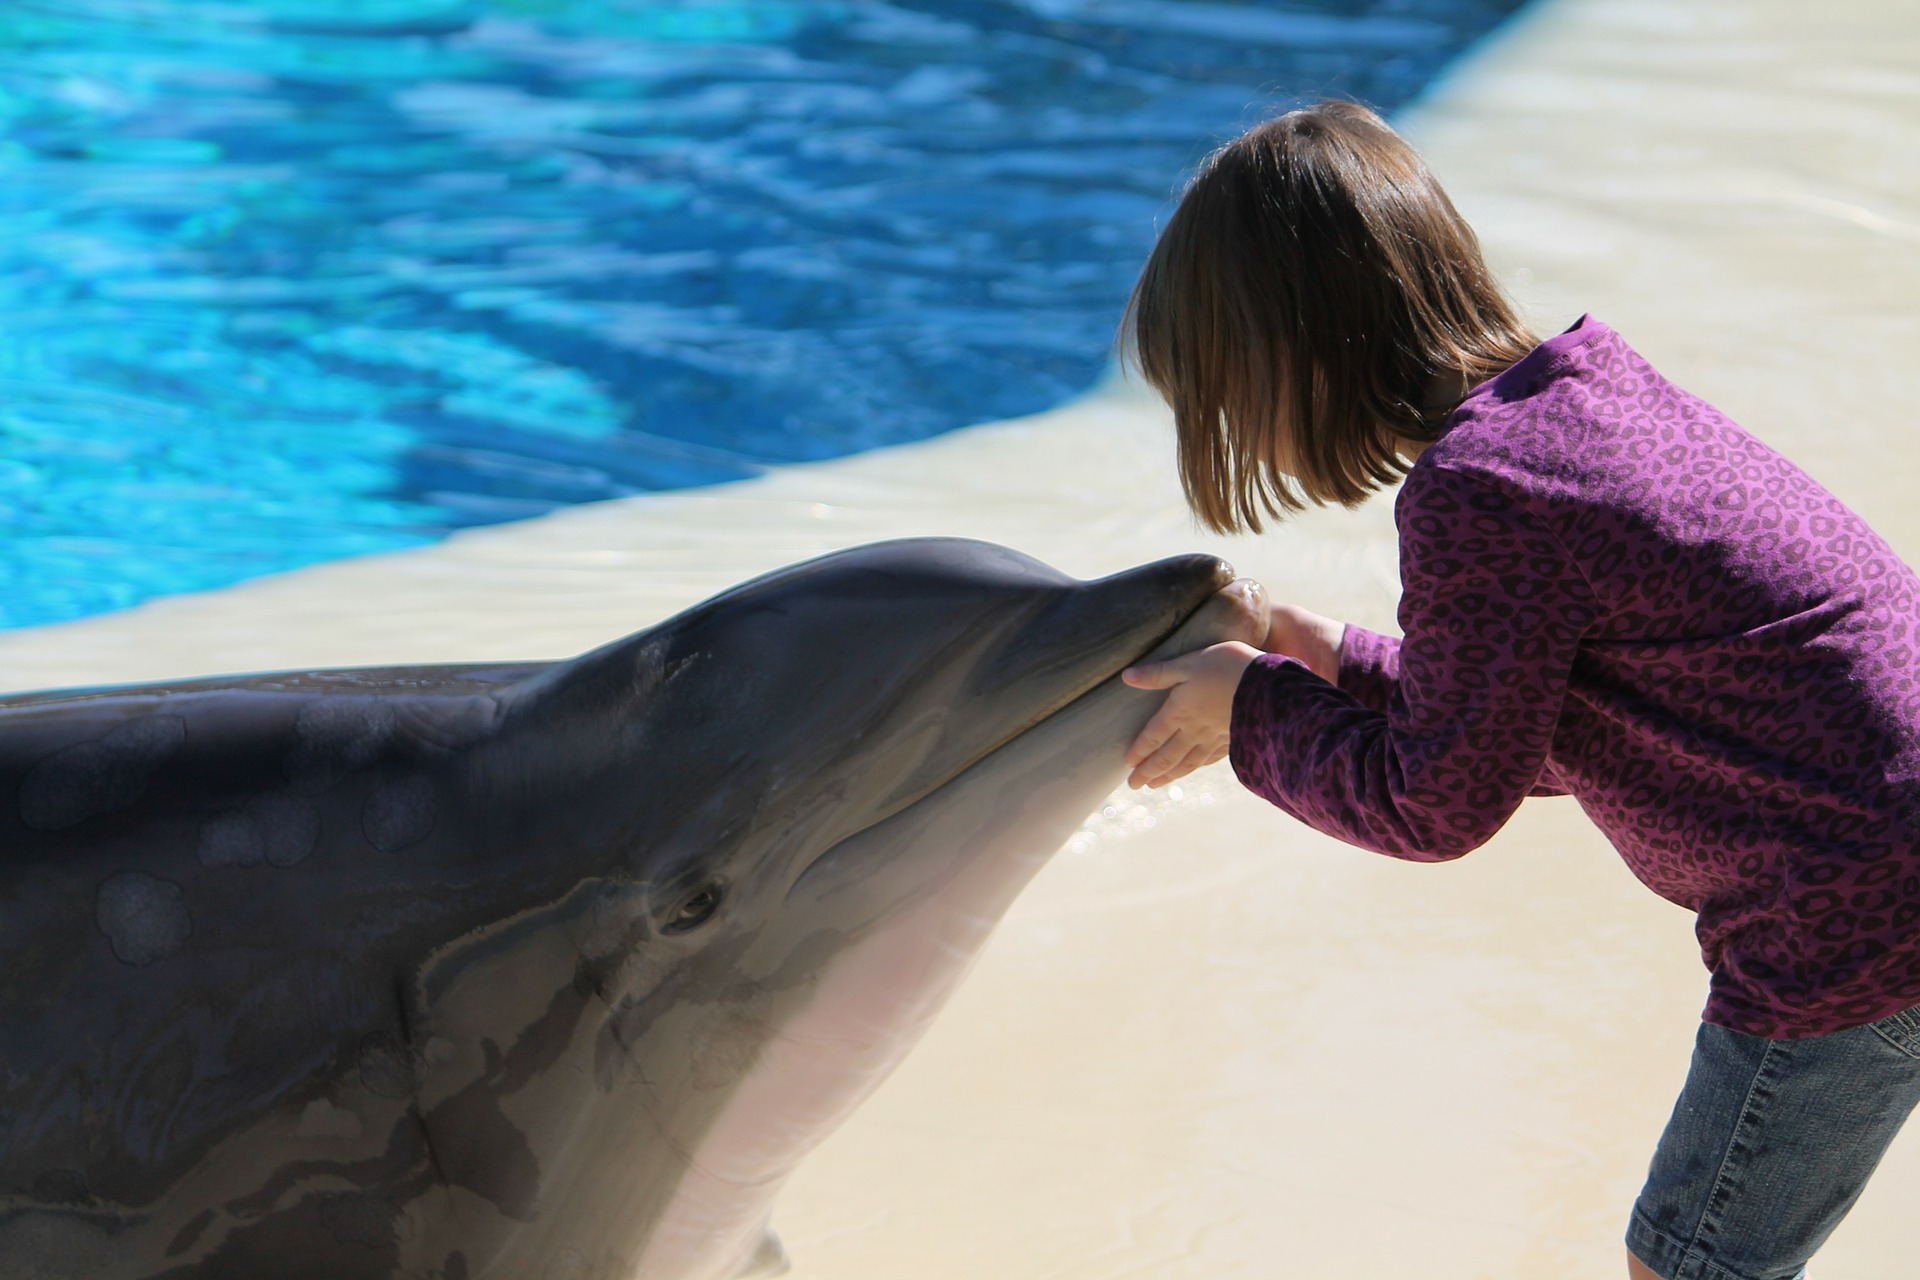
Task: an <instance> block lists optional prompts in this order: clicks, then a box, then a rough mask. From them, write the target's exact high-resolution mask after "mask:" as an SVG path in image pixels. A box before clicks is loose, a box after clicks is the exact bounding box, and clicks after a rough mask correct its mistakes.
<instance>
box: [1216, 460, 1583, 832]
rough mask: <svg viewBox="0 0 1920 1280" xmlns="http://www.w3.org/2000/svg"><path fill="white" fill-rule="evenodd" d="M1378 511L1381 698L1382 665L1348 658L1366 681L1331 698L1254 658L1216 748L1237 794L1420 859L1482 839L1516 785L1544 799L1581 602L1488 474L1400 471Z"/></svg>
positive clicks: (1563, 555)
mask: <svg viewBox="0 0 1920 1280" xmlns="http://www.w3.org/2000/svg"><path fill="white" fill-rule="evenodd" d="M1396 518H1397V520H1398V523H1399V527H1400V577H1401V587H1402V591H1401V600H1400V627H1401V630H1402V631H1404V632H1405V633H1406V635H1405V638H1404V639H1403V640H1402V641H1401V642H1400V644H1399V646H1398V653H1397V657H1398V666H1399V670H1398V672H1397V677H1398V678H1397V679H1396V680H1394V681H1393V682H1392V688H1391V690H1390V691H1389V692H1388V693H1387V696H1386V699H1385V706H1384V707H1381V706H1379V705H1377V704H1374V705H1370V704H1372V703H1373V699H1374V698H1375V697H1376V696H1377V694H1378V692H1379V687H1378V686H1379V682H1380V680H1381V679H1382V678H1383V677H1384V675H1385V673H1386V672H1387V670H1388V669H1389V666H1388V663H1387V661H1385V660H1369V661H1367V662H1366V663H1364V664H1362V663H1356V666H1359V665H1366V666H1367V668H1368V674H1366V675H1364V676H1363V677H1362V679H1361V680H1360V682H1359V683H1358V684H1356V686H1355V688H1354V690H1353V691H1348V690H1347V689H1346V688H1344V687H1335V686H1334V685H1331V684H1328V683H1327V682H1326V681H1324V680H1322V679H1320V678H1319V677H1318V676H1315V675H1314V674H1313V673H1312V672H1311V671H1309V670H1307V669H1306V668H1305V667H1304V666H1302V665H1300V664H1299V663H1297V662H1292V661H1290V660H1286V659H1279V658H1274V657H1261V658H1258V659H1256V660H1255V661H1254V663H1253V664H1252V665H1251V666H1249V667H1248V668H1247V671H1246V674H1245V675H1244V676H1243V677H1242V678H1241V681H1240V686H1239V688H1238V690H1237V691H1236V693H1235V695H1234V702H1233V725H1232V737H1231V755H1232V760H1233V767H1234V772H1235V773H1236V774H1238V775H1239V777H1240V780H1241V781H1242V782H1243V783H1244V784H1246V786H1247V787H1248V788H1249V789H1250V790H1252V791H1254V792H1255V793H1257V794H1259V795H1261V796H1264V797H1265V798H1266V799H1268V800H1270V801H1272V802H1273V803H1274V804H1276V805H1278V806H1279V807H1280V808H1282V809H1284V810H1286V811H1287V812H1288V813H1291V814H1292V815H1293V816H1295V817H1296V818H1299V819H1300V820H1301V821H1303V822H1305V823H1307V824H1308V825H1309V826H1312V827H1314V828H1315V829H1317V830H1319V831H1323V832H1326V833H1327V834H1328V835H1332V836H1336V837H1338V838H1340V839H1342V840H1346V841H1348V842H1350V843H1352V844H1357V845H1360V846H1362V847H1364V848H1368V849H1373V850H1377V851H1378V852H1381V853H1387V854H1392V855H1394V856H1396V857H1401V858H1408V859H1412V860H1414V861H1420V862H1438V861H1444V860H1445V859H1448V858H1455V857H1458V856H1460V855H1461V854H1463V853H1466V852H1468V851H1469V850H1472V849H1475V848H1478V847H1479V846H1480V845H1482V844H1484V843H1485V842H1486V841H1487V839H1488V838H1489V837H1491V836H1492V835H1493V833H1494V832H1496V831H1498V830H1499V829H1500V827H1501V826H1502V825H1503V824H1504V823H1505V822H1506V820H1507V819H1508V818H1509V817H1511V816H1512V814H1513V811H1514V810H1515V809H1517V808H1519V806H1520V802H1521V801H1522V800H1523V799H1525V798H1526V797H1527V796H1528V795H1529V794H1536V793H1537V794H1554V793H1556V792H1558V790H1559V788H1558V782H1557V779H1554V778H1553V777H1552V776H1551V774H1550V773H1548V772H1547V769H1546V761H1547V752H1548V749H1549V748H1550V747H1551V745H1552V742H1553V734H1554V728H1555V726H1556V725H1557V724H1558V722H1559V718H1560V707H1561V703H1562V702H1563V701H1564V699H1565V697H1566V689H1567V676H1568V673H1569V672H1570V671H1571V669H1572V666H1573V658H1574V654H1575V651H1576V650H1577V648H1578V646H1579V642H1580V637H1581V636H1582V635H1583V634H1584V633H1585V631H1586V630H1587V628H1588V627H1589V626H1590V625H1591V624H1592V622H1593V619H1594V617H1595V609H1594V596H1593V591H1592V589H1591V587H1590V586H1589V585H1588V583H1587V580H1586V578H1585V576H1584V575H1583V574H1582V573H1581V572H1580V570H1579V567H1578V565H1577V564H1576V563H1575V562H1574V561H1573V559H1572V557H1571V556H1570V555H1569V553H1568V552H1567V550H1566V548H1565V547H1563V546H1562V545H1561V544H1560V541H1559V539H1558V538H1557V537H1556V536H1554V534H1553V532H1552V531H1551V529H1549V528H1548V527H1547V525H1546V523H1545V522H1544V520H1543V519H1542V518H1541V516H1540V514H1539V512H1537V511H1536V510H1534V508H1533V501H1532V500H1530V499H1528V498H1526V497H1524V496H1516V495H1514V494H1512V493H1510V492H1509V491H1508V490H1507V489H1506V488H1505V487H1504V486H1502V485H1501V484H1500V483H1499V482H1498V481H1495V480H1491V479H1488V478H1483V477H1480V476H1476V475H1473V474H1470V473H1465V472H1457V471H1451V470H1447V469H1445V468H1441V467H1434V466H1430V467H1423V468H1417V469H1416V470H1415V471H1414V472H1413V473H1412V474H1411V475H1409V476H1408V478H1407V482H1406V485H1405V487H1404V488H1403V489H1402V491H1401V495H1400V500H1399V503H1398V504H1397V508H1396ZM1364 634H1372V633H1364ZM1359 643H1360V644H1362V645H1364V644H1365V643H1367V642H1366V641H1365V640H1364V638H1362V639H1361V640H1360V642H1359ZM1357 648H1358V646H1356V649H1357ZM1346 651H1347V644H1346V643H1345V641H1344V640H1343V642H1342V645H1341V671H1340V676H1341V683H1342V685H1343V686H1344V685H1345V684H1346V674H1347V662H1346ZM1369 680H1371V681H1372V682H1373V683H1372V684H1371V685H1370V684H1369V683H1368V682H1369ZM1362 694H1364V695H1365V696H1364V697H1363V696H1360V695H1362ZM1543 774H1544V775H1546V776H1543Z"/></svg>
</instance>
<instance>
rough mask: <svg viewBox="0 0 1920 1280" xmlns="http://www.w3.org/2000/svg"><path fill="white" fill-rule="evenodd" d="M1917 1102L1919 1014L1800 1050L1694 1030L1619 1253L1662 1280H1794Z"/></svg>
mask: <svg viewBox="0 0 1920 1280" xmlns="http://www.w3.org/2000/svg"><path fill="white" fill-rule="evenodd" d="M1916 1103H1920V1009H1909V1010H1907V1011H1905V1012H1904V1013H1896V1014H1894V1015H1893V1016H1892V1017H1890V1018H1886V1019H1884V1020H1882V1021H1880V1022H1873V1023H1869V1024H1867V1025H1866V1026H1863V1027H1854V1028H1853V1029H1851V1030H1848V1031H1838V1032H1835V1033H1833V1034H1831V1035H1824V1036H1812V1037H1809V1038H1807V1039H1804V1040H1763V1039H1760V1038H1759V1037H1757V1036H1750V1035H1745V1034H1743V1033H1741V1032H1738V1031H1732V1030H1729V1029H1727V1028H1726V1027H1720V1026H1715V1025H1713V1024H1712V1023H1703V1024H1701V1027H1700V1034H1699V1036H1698V1038H1697V1039H1696V1040H1695V1041H1694V1049H1693V1066H1692V1068H1691V1069H1690V1070H1689V1071H1688V1072H1687V1083H1686V1087H1685V1088H1683V1089H1682V1090H1681V1091H1680V1100H1679V1102H1677V1103H1676V1104H1674V1108H1673V1118H1672V1119H1671V1120H1669V1121H1668V1122H1667V1130H1666V1132H1665V1133H1664V1134H1662V1135H1661V1137H1660V1145H1659V1147H1658V1149H1657V1150H1655V1152H1654V1155H1653V1165H1652V1167H1651V1168H1650V1169H1649V1170H1648V1172H1647V1185H1646V1186H1645V1188H1643V1189H1642V1190H1641V1192H1640V1200H1639V1203H1637V1204H1636V1205H1634V1207H1633V1218H1632V1221H1631V1222H1630V1223H1629V1225H1628V1227H1627V1247H1628V1248H1629V1249H1631V1250H1632V1251H1633V1253H1634V1256H1635V1257H1637V1258H1639V1259H1640V1260H1641V1261H1642V1262H1644V1263H1646V1264H1647V1266H1648V1267H1650V1268H1651V1269H1652V1270H1653V1271H1654V1272H1655V1273H1657V1274H1658V1275H1660V1276H1662V1277H1664V1278H1665V1280H1796V1277H1799V1276H1802V1275H1804V1273H1805V1270H1806V1265H1807V1260H1808V1259H1809V1258H1811V1257H1813V1255H1814V1251H1815V1250H1817V1249H1819V1247H1820V1246H1821V1245H1822V1244H1823V1243H1825V1241H1826V1239H1827V1237H1828V1236H1829V1235H1830V1234H1832V1232H1833V1229H1834V1228H1835V1227H1837V1226H1839V1225H1840V1220H1841V1219H1842V1218H1844V1217H1846V1216H1847V1210H1849V1209H1851V1208H1852V1207H1853V1202H1854V1201H1855V1200H1857V1199H1858V1198H1859V1196H1860V1192H1861V1190H1862V1189H1864V1188H1865V1187H1866V1185H1867V1179H1868V1178H1869V1177H1871V1176H1872V1174H1873V1171H1874V1168H1875V1167H1876V1166H1877V1165H1878V1164H1879V1163H1880V1157H1881V1156H1882V1155H1883V1154H1885V1152H1886V1149H1887V1146H1888V1144H1889V1143H1891V1142H1892V1141H1893V1136H1894V1135H1895V1134H1896V1133H1898V1132H1899V1131H1900V1126H1901V1124H1902V1123H1903V1122H1904V1121H1905V1120H1906V1118H1907V1115H1908V1114H1909V1113H1910V1112H1911V1111H1912V1110H1913V1109H1914V1106H1915V1104H1916Z"/></svg>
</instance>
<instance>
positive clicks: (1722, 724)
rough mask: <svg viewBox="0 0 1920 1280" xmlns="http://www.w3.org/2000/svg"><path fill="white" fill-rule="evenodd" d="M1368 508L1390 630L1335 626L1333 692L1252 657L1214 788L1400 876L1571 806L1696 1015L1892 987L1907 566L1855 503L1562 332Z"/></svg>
mask: <svg viewBox="0 0 1920 1280" xmlns="http://www.w3.org/2000/svg"><path fill="white" fill-rule="evenodd" d="M1394 518H1395V522H1396V524H1397V525H1398V527H1399V531H1400V574H1401V580H1402V585H1403V588H1404V593H1403V595H1402V597H1401V602H1400V626H1401V629H1402V630H1403V631H1404V632H1405V633H1406V638H1405V639H1404V640H1399V641H1396V640H1392V639H1389V638H1387V637H1385V636H1381V635H1376V634H1374V633H1373V632H1370V631H1364V630H1362V629H1360V628H1358V627H1349V628H1347V633H1346V639H1345V641H1344V642H1343V644H1342V646H1341V654H1340V673H1339V687H1337V688H1336V687H1335V686H1333V685H1330V684H1328V683H1326V682H1325V681H1323V680H1321V679H1319V678H1318V677H1317V676H1315V675H1313V674H1312V673H1311V672H1309V671H1308V670H1307V669H1306V668H1305V667H1304V666H1302V665H1300V664H1299V663H1297V662H1293V661H1291V660H1289V659H1285V658H1279V657H1262V658H1259V659H1258V660H1256V661H1255V663H1254V664H1253V665H1252V666H1250V667H1249V668H1248V669H1247V673H1246V675H1245V676H1244V677H1243V678H1242V680H1241V682H1240V687H1239V690H1238V691H1237V693H1236V694H1235V697H1234V706H1233V730H1232V758H1233V766H1234V770H1235V771H1236V772H1237V773H1238V774H1239V776H1240V779H1241V781H1243V782H1244V783H1245V784H1246V785H1247V786H1248V787H1249V788H1251V789H1252V790H1253V791H1255V792H1257V793H1258V794H1260V795H1262V796H1265V797H1266V798H1267V799H1269V800H1271V801H1273V803H1275V804H1277V805H1279V806H1280V807H1281V808H1282V809H1285V810H1286V811H1287V812H1289V813H1291V814H1293V815H1294V816H1295V817H1298V818H1300V819H1301V820H1302V821H1304V822H1306V823H1308V824H1309V825H1311V826H1313V827H1315V828H1317V829H1319V830H1321V831H1324V832H1327V833H1328V834H1330V835H1335V836H1338V837H1340V838H1341V839H1343V840H1347V841H1350V842H1352V843H1354V844H1357V845H1362V846H1364V847H1366V848H1369V849H1375V850H1378V851H1380V852H1382V853H1389V854H1393V855H1394V856H1396V857H1401V858H1410V859H1414V860H1416V861H1440V860H1443V859H1447V858H1453V857H1458V856H1459V855H1460V854H1463V853H1466V852H1467V851H1468V850H1470V849H1473V848H1475V847H1476V846H1478V845H1480V844H1481V843H1483V842H1484V841H1485V840H1486V839H1487V838H1488V837H1490V836H1491V835H1493V833H1494V832H1495V831H1497V830H1499V829H1500V826H1501V824H1502V823H1504V822H1505V821H1506V820H1507V818H1508V816H1509V815H1510V814H1512V813H1513V811H1514V809H1515V808H1517V807H1518V806H1519V804H1520V801H1521V800H1522V799H1524V798H1525V797H1526V796H1528V795H1556V794H1565V793H1571V794H1572V795H1573V796H1574V797H1575V798H1576V799H1577V800H1578V801H1579V802H1580V805H1581V807H1582V808H1584V809H1585V810H1586V812H1587V814H1588V816H1589V817H1591V818H1592V819H1593V821H1594V822H1595V823H1596V824H1598V826H1599V827H1600V829H1601V830H1602V831H1604V832H1605V833H1606V835H1607V837H1608V838H1609V839H1610V840H1612V842H1613V844H1614V846H1615V847H1616V848H1617V849H1619V851H1620V853H1621V855H1622V856H1623V857H1624V858H1625V859H1626V860H1627V864H1628V865H1629V866H1630V867H1632V868H1633V871H1634V874H1635V875H1637V876H1639V877H1640V879H1641V880H1642V881H1644V882H1645V883H1646V884H1647V885H1648V886H1649V887H1650V888H1652V889H1653V890H1654V892H1656V893H1658V894H1660V895H1661V896H1662V897H1664V898H1667V899H1669V900H1671V901H1673V902H1677V903H1679V904H1680V905H1682V906H1685V907H1688V908H1690V909H1692V910H1694V911H1696V912H1698V913H1699V924H1698V934H1699V939H1700V948H1701V953H1702V955H1703V956H1704V957H1705V959H1706V962H1707V967H1708V968H1709V969H1711V970H1712V971H1713V984H1712V992H1711V995H1710V996H1709V998H1708V1001H1707V1007H1706V1015H1705V1016H1706V1018H1707V1020H1708V1021H1710V1022H1714V1023H1718V1024H1720V1025H1721V1026H1726V1027H1731V1028H1733V1029H1735V1030H1737V1031H1744V1032H1747V1033H1749V1034H1751V1035H1758V1036H1766V1037H1769V1038H1773V1039H1796V1038H1799V1037H1802V1036H1809V1035H1819V1034H1823V1033H1826V1032H1832V1031H1838V1030H1842V1029H1845V1028H1847V1027H1851V1026H1857V1025H1859V1024H1861V1023H1865V1022H1870V1021H1874V1020H1876V1019H1879V1018H1882V1017H1885V1016H1887V1015H1888V1014H1891V1013H1894V1012H1897V1011H1898V1010H1901V1009H1905V1008H1908V1007H1910V1006H1913V1005H1916V1004H1920V830H1917V829H1916V828H1920V789H1917V784H1920V734H1916V730H1917V729H1920V683H1916V681H1915V678H1914V667H1915V659H1916V644H1920V582H1916V579H1915V577H1914V573H1913V571H1912V570H1911V569H1909V568H1908V567H1907V566H1906V565H1905V564H1903V563H1901V561H1900V559H1899V557H1898V556H1896V555H1895V554H1894V553H1893V550H1892V549H1891V548H1890V547H1888V546H1887V544H1886V543H1885V542H1883V541H1882V540H1881V539H1880V538H1879V537H1878V536H1877V535H1875V534H1874V532H1873V530H1871V529H1869V528H1868V527H1867V526H1866V524H1865V523H1864V522H1862V521H1861V519H1860V517H1858V516H1856V515H1854V514H1853V512H1851V511H1849V510H1847V508H1846V507H1845V506H1843V505H1841V503H1840V502H1839V501H1838V500H1837V499H1836V498H1834V497H1833V495H1831V494H1829V493H1828V492H1827V491H1826V490H1824V489H1822V488H1821V487H1820V486H1819V485H1818V484H1816V483H1814V481H1813V480H1812V479H1810V478H1809V477H1808V476H1807V475H1806V474H1804V473H1803V472H1802V471H1800V469H1799V468H1797V467H1795V466H1794V465H1793V464H1792V463H1790V462H1788V461H1787V460H1786V459H1784V458H1782V457H1781V456H1780V455H1779V454H1777V453H1775V452H1774V451H1773V450H1771V449H1769V448H1768V447H1767V446H1766V445H1764V444H1762V443H1760V441H1758V440H1756V439H1755V438H1754V437H1752V436H1750V435H1748V434H1747V433H1746V432H1745V431H1743V430H1741V429H1740V428H1739V427H1737V426H1735V425H1734V424H1733V423H1732V422H1729V421H1728V420H1727V419H1726V418H1725V417H1723V416H1722V415H1721V414H1719V413H1718V412H1716V411H1715V410H1714V409H1713V408H1711V407H1710V406H1708V405H1707V404H1705V403H1704V402H1702V401H1700V400H1698V399H1695V398H1694V397H1693V396H1690V395H1688V394H1687V393H1686V392H1684V391H1682V390H1680V389H1679V388H1678V387H1675V386H1674V385H1673V384H1671V383H1669V382H1667V381H1665V380H1664V379H1662V378H1661V377H1660V375H1659V374H1657V373H1655V372H1654V371H1653V369H1652V368H1651V367H1650V366H1649V365H1648V364H1647V362H1646V361H1645V360H1643V359H1641V358H1640V356H1639V355H1637V354H1636V353H1635V352H1634V351H1633V350H1632V349H1631V348H1630V347H1628V346H1627V344H1626V343H1625V342H1623V341H1621V339H1620V337H1619V335H1617V334H1615V333H1614V332H1613V331H1612V330H1610V329H1608V328H1607V327H1606V326H1605V325H1602V324H1600V323H1599V322H1597V321H1595V320H1592V319H1583V320H1582V321H1581V322H1580V323H1579V324H1577V325H1575V326H1574V327H1573V328H1572V329H1570V330H1568V331H1567V332H1566V333H1564V334H1561V335H1560V336H1559V337H1556V338H1553V339H1551V340H1549V341H1548V342H1546V343H1543V344H1542V345H1541V346H1540V347H1539V348H1537V349H1536V350H1535V351H1534V352H1533V353H1532V354H1531V355H1529V356H1528V357H1527V358H1526V359H1524V360H1522V361H1521V362H1520V363H1518V364H1516V365H1515V366H1513V368H1511V369H1509V370H1507V372H1505V373H1504V374H1502V375H1500V376H1499V377H1498V378H1495V379H1494V380H1493V381H1491V382H1489V383H1486V384H1484V385H1482V386H1481V387H1479V388H1477V389H1476V390H1475V391H1474V392H1473V394H1472V395H1470V396H1469V397H1468V398H1467V400H1466V402H1465V403H1464V404H1462V405H1461V406H1460V409H1459V411H1458V412H1457V413H1456V414H1455V415H1454V416H1453V417H1452V419H1451V420H1450V421H1449V424H1448V427H1447V430H1446V431H1445V433H1444V434H1443V435H1442V436H1441V438H1440V439H1439V440H1438V441H1437V442H1436V443H1435V444H1434V445H1433V446H1432V447H1430V448H1429V449H1428V450H1427V451H1426V453H1425V454H1423V455H1422V456H1421V458H1420V460H1419V461H1418V462H1416V463H1415V464H1414V466H1413V469H1412V471H1411V472H1409V474H1408V475H1407V478H1406V483H1405V485H1404V486H1403V488H1402V489H1401V492H1400V497H1399V500H1398V502H1397V503H1396V504H1395V507H1394Z"/></svg>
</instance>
